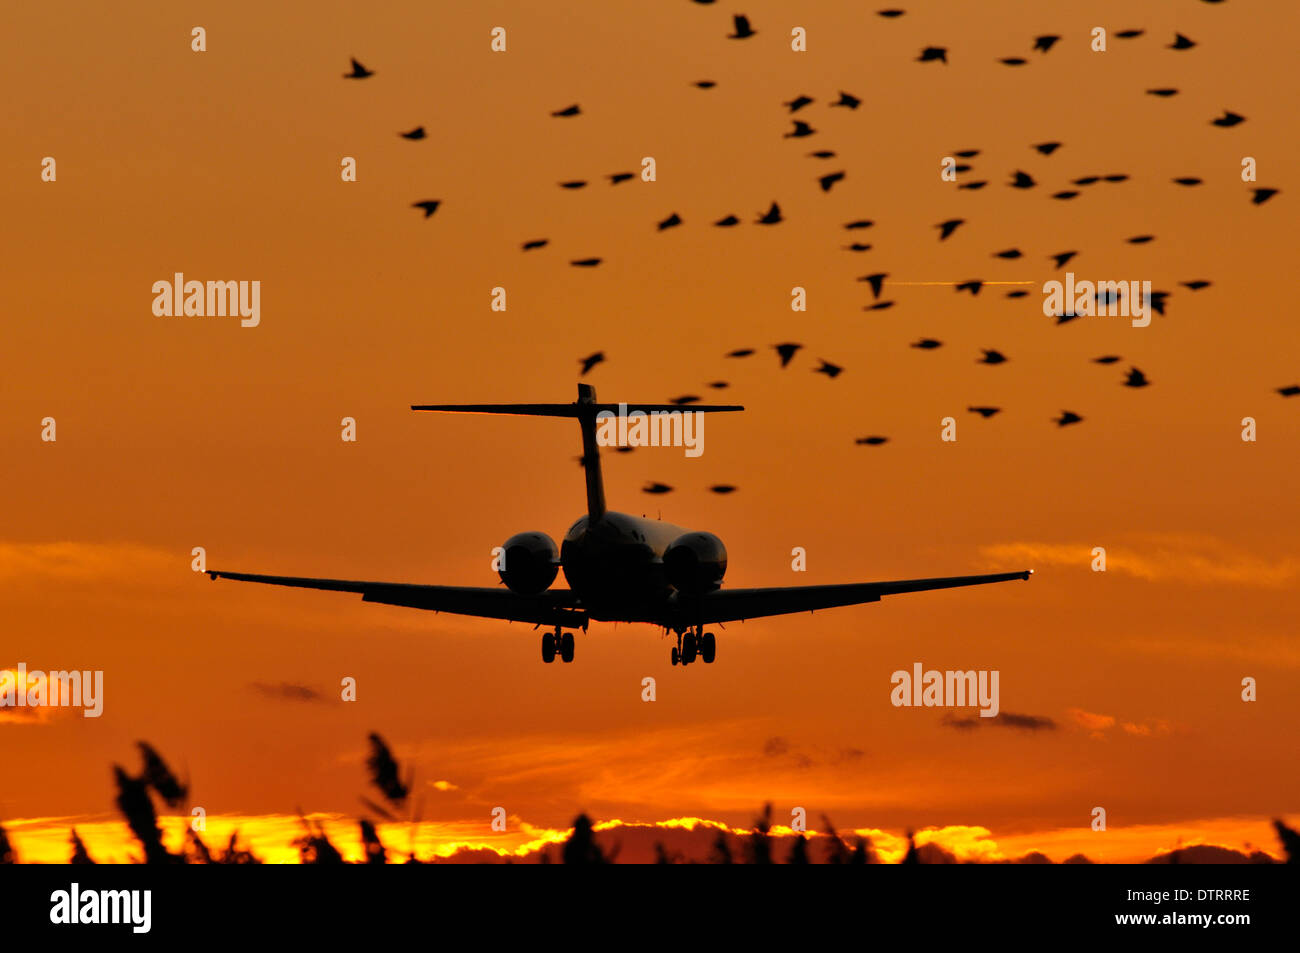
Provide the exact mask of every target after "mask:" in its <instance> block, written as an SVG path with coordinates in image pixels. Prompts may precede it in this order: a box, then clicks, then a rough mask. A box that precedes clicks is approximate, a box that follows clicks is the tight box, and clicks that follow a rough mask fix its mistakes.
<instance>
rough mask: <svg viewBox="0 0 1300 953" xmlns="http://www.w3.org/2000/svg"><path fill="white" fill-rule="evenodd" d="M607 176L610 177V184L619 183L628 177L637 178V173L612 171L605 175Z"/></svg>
mask: <svg viewBox="0 0 1300 953" xmlns="http://www.w3.org/2000/svg"><path fill="white" fill-rule="evenodd" d="M605 178H607V179H609V184H610V185H618V184H619V183H620V182H626V181H627V180H628V179H635V178H636V173H635V172H611V173H610V174H609V175H607V176H605Z"/></svg>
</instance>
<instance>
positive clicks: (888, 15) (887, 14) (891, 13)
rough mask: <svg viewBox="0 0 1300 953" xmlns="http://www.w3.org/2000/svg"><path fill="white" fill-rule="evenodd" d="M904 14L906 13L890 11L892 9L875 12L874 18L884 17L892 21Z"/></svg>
mask: <svg viewBox="0 0 1300 953" xmlns="http://www.w3.org/2000/svg"><path fill="white" fill-rule="evenodd" d="M906 12H907V11H906V10H892V9H891V10H877V11H876V16H881V17H886V18H888V19H893V18H894V17H901V16H902V15H903V14H904V13H906Z"/></svg>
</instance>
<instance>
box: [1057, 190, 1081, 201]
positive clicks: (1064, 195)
mask: <svg viewBox="0 0 1300 953" xmlns="http://www.w3.org/2000/svg"><path fill="white" fill-rule="evenodd" d="M1078 197H1079V193H1078V192H1075V191H1072V190H1071V189H1066V190H1065V191H1064V192H1053V193H1052V198H1054V199H1060V200H1061V201H1065V200H1066V199H1073V198H1078Z"/></svg>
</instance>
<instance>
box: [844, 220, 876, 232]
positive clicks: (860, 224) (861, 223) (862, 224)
mask: <svg viewBox="0 0 1300 953" xmlns="http://www.w3.org/2000/svg"><path fill="white" fill-rule="evenodd" d="M874 224H875V222H873V221H872V220H871V219H869V218H860V219H858V220H857V221H855V222H849V223H848V224H847V225H845V226H844V227H845V228H847V229H850V230H852V229H855V228H870V227H871V226H872V225H874Z"/></svg>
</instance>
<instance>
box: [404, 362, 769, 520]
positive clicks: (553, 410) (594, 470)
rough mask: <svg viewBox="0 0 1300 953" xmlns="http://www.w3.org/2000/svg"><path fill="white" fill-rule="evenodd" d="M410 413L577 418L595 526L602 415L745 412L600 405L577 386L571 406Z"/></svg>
mask: <svg viewBox="0 0 1300 953" xmlns="http://www.w3.org/2000/svg"><path fill="white" fill-rule="evenodd" d="M411 409H412V410H436V411H441V412H444V413H457V414H516V415H522V416H527V417H576V418H577V420H578V426H579V427H581V428H582V468H583V471H584V472H585V473H586V476H587V518H588V520H589V522H591V523H595V522H596V521H597V520H599V519H600V518H601V517H602V516H604V515H605V484H604V481H603V480H602V479H601V473H600V445H599V444H598V443H597V440H596V423H597V419H598V418H599V417H600V415H601V414H603V413H607V414H612V415H614V416H615V417H617V416H618V415H619V414H620V413H623V414H631V413H633V412H636V411H641V412H644V413H646V414H652V413H665V414H667V413H690V412H699V413H714V412H718V411H732V410H744V409H745V408H744V407H742V406H740V405H739V404H690V405H682V404H626V403H625V404H602V403H599V402H598V401H597V400H596V388H594V387H592V386H591V385H590V384H579V385H578V399H577V400H576V401H575V402H574V403H572V404H412V405H411Z"/></svg>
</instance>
